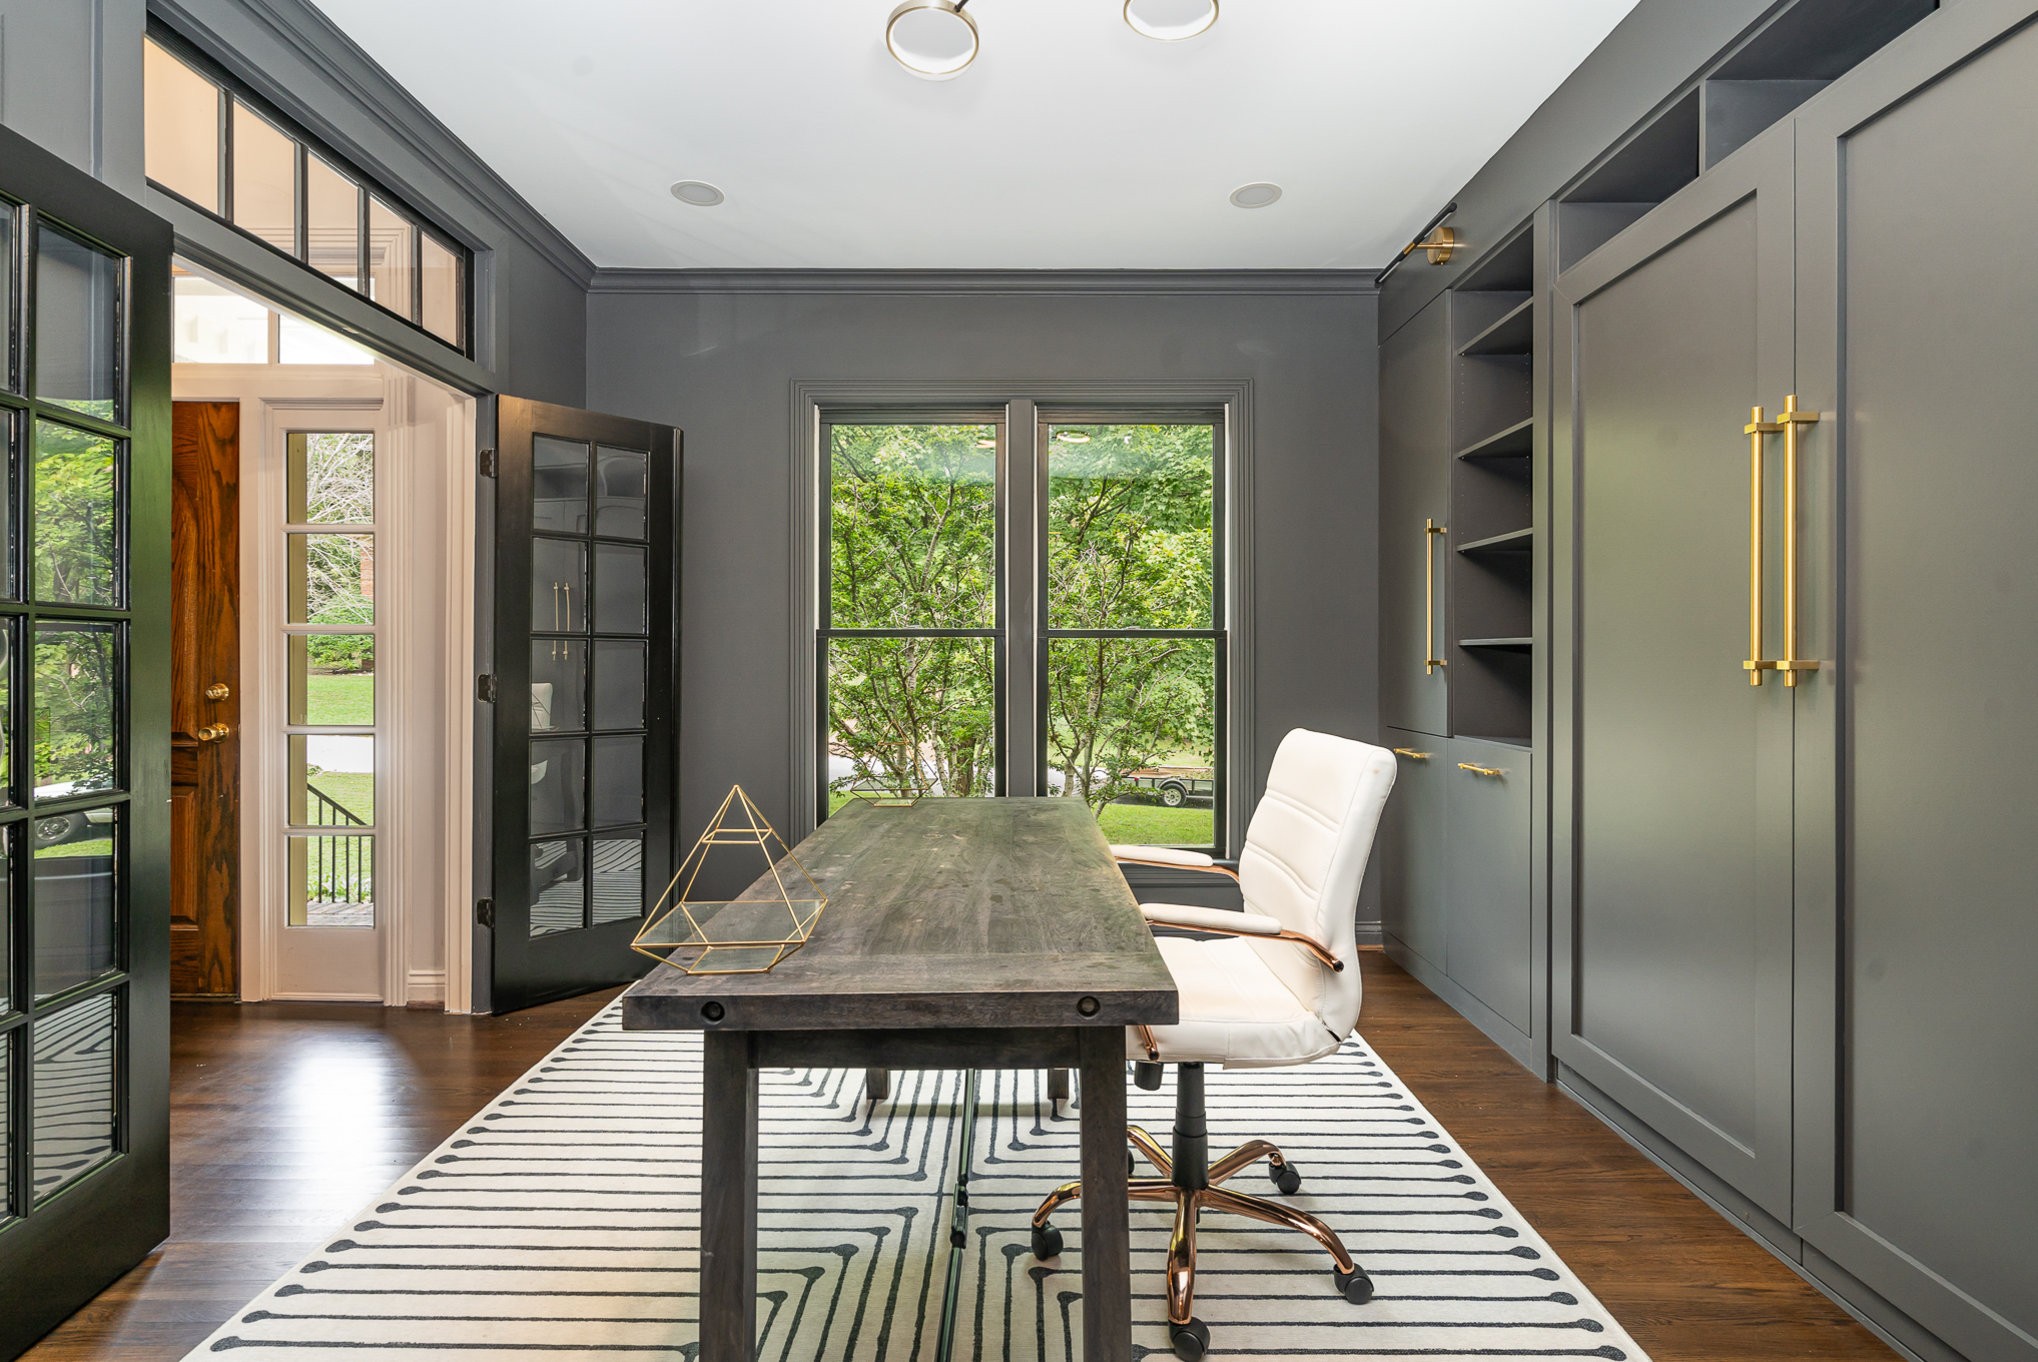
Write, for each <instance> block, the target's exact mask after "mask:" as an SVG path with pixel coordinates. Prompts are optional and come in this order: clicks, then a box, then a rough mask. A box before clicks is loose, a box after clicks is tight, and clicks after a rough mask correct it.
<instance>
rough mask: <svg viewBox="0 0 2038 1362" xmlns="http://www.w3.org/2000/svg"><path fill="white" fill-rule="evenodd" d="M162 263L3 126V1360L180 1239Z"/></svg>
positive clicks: (76, 176)
mask: <svg viewBox="0 0 2038 1362" xmlns="http://www.w3.org/2000/svg"><path fill="white" fill-rule="evenodd" d="M170 251H171V236H170V229H169V227H168V225H167V224H165V223H164V222H162V221H161V220H160V219H158V218H156V217H154V216H152V215H151V214H149V213H148V212H146V211H144V210H143V209H141V208H140V207H138V206H137V205H135V204H133V203H131V202H129V201H128V200H127V199H125V198H123V197H122V196H120V195H119V194H117V193H115V192H114V191H112V190H110V189H108V188H106V187H105V186H104V185H101V184H99V183H98V182H97V181H95V180H93V179H92V178H91V177H89V176H87V175H85V174H84V173H83V172H81V171H79V170H77V169H75V168H73V167H72V166H70V165H68V164H66V163H65V162H63V161H61V160H59V159H58V158H56V157H55V156H52V155H50V154H49V153H47V152H45V151H43V150H41V149H40V148H38V147H36V146H35V145H34V144H32V143H30V142H27V141H25V140H24V139H22V138H21V137H19V136H17V135H15V134H14V133H11V132H8V131H7V130H5V129H0V347H4V352H5V353H4V356H0V449H4V462H5V477H4V479H0V1357H12V1356H15V1355H16V1354H18V1353H20V1352H21V1351H22V1350H24V1349H26V1348H27V1347H28V1346H29V1344H31V1343H33V1342H34V1341H35V1340H36V1339H37V1338H39V1337H40V1336H42V1335H43V1334H45V1333H47V1332H48V1331H49V1330H50V1329H51V1328H53V1327H55V1326H56V1325H57V1324H58V1323H60V1322H61V1321H62V1320H63V1319H64V1317H65V1316H67V1315H69V1314H70V1313H71V1312H72V1311H74V1310H76V1309H77V1308H78V1307H79V1306H81V1305H83V1304H85V1302H87V1301H88V1300H90V1299H91V1298H92V1297H93V1296H94V1295H96V1294H97V1293H98V1292H100V1291H101V1290H103V1289H104V1288H105V1287H106V1286H108V1285H109V1284H111V1283H112V1282H113V1281H114V1279H115V1278H117V1277H119V1276H120V1275H121V1274H122V1273H124V1272H126V1271H127V1270H128V1269H129V1268H131V1267H133V1266H134V1265H135V1264H136V1263H138V1262H139V1261H141V1259H142V1258H143V1257H144V1256H146V1255H147V1254H148V1252H149V1251H150V1250H151V1249H153V1248H154V1247H155V1246H156V1245H157V1244H158V1243H160V1242H162V1240H163V1239H164V1237H165V1236H166V1235H167V1234H168V1233H169V1218H170V1217H169V1049H170V1046H169V1030H170V1010H169V978H170V961H169V912H170V902H169V861H170V851H169V794H170V633H169V611H170V590H169V586H170V580H169V579H170Z"/></svg>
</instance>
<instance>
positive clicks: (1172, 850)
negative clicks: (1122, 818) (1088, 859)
mask: <svg viewBox="0 0 2038 1362" xmlns="http://www.w3.org/2000/svg"><path fill="white" fill-rule="evenodd" d="M1111 854H1112V855H1113V856H1115V857H1116V858H1118V859H1119V860H1121V861H1139V862H1141V863H1143V864H1145V865H1178V866H1182V867H1183V868H1185V869H1188V870H1209V869H1210V868H1211V867H1213V866H1215V865H1216V864H1217V862H1216V860H1215V859H1214V858H1213V857H1212V856H1211V855H1210V854H1209V853H1208V852H1203V851H1184V850H1182V849H1181V848H1180V847H1140V846H1119V845H1118V844H1117V843H1115V842H1114V843H1113V844H1112V846H1111Z"/></svg>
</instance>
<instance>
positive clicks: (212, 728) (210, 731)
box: [197, 724, 233, 742]
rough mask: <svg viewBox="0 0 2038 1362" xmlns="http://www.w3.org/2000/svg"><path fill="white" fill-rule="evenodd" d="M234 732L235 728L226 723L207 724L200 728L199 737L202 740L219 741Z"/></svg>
mask: <svg viewBox="0 0 2038 1362" xmlns="http://www.w3.org/2000/svg"><path fill="white" fill-rule="evenodd" d="M232 732H233V730H232V729H231V728H229V727H227V726H226V725H225V724H207V725H206V726H205V727H203V728H201V729H199V730H198V734H197V737H198V741H200V742H218V741H219V740H220V739H221V738H224V737H227V736H228V735H230V734H231V733H232Z"/></svg>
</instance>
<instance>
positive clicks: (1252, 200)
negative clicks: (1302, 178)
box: [1231, 180, 1281, 208]
mask: <svg viewBox="0 0 2038 1362" xmlns="http://www.w3.org/2000/svg"><path fill="white" fill-rule="evenodd" d="M1280 197H1281V186H1279V185H1277V184H1270V183H1269V182H1267V181H1266V180H1255V181H1253V182H1252V183H1251V184H1242V185H1240V186H1239V187H1238V188H1236V189H1234V190H1232V191H1231V201H1232V203H1233V204H1234V205H1236V206H1237V207H1240V208H1265V207H1266V206H1267V205H1268V204H1270V203H1272V202H1274V201H1275V200H1276V199H1278V198H1280Z"/></svg>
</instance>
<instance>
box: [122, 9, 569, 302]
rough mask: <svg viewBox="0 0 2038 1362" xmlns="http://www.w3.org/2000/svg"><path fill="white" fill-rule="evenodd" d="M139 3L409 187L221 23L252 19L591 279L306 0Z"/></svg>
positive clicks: (540, 246) (557, 235)
mask: <svg viewBox="0 0 2038 1362" xmlns="http://www.w3.org/2000/svg"><path fill="white" fill-rule="evenodd" d="M148 9H149V13H150V14H151V15H152V16H155V17H158V18H160V19H162V20H163V21H164V22H165V23H167V24H168V25H169V26H170V27H171V28H172V29H174V30H175V31H176V32H178V33H179V34H181V35H182V36H184V37H185V38H186V39H188V40H190V41H191V42H194V43H196V44H198V45H199V47H200V48H201V49H202V50H203V51H204V52H205V53H206V54H207V55H208V56H210V57H211V58H212V59H213V60H215V61H217V62H219V63H220V64H221V65H223V66H225V67H226V68H227V69H228V70H229V71H231V72H232V73H233V74H234V76H235V77H237V78H238V79H240V80H242V81H244V82H246V83H247V84H248V85H249V86H250V87H251V88H253V89H254V90H255V91H256V92H257V93H259V94H261V95H262V96H263V97H264V98H266V99H268V100H270V101H271V102H273V103H275V104H276V105H277V107H279V108H280V109H282V110H283V111H284V112H285V113H288V114H289V115H290V116H291V117H292V118H294V119H296V120H297V121H298V122H300V123H302V124H304V126H305V128H306V129H307V130H308V131H310V132H313V133H315V134H316V135H318V136H319V137H321V138H325V139H327V140H330V141H331V142H332V143H333V145H334V146H335V147H336V148H337V149H339V150H342V151H344V152H346V153H347V155H348V156H349V157H351V158H352V159H355V160H357V161H359V162H361V168H362V169H363V170H366V171H371V172H377V173H380V174H382V175H384V176H386V177H387V178H389V179H391V180H392V183H391V184H390V188H391V189H397V188H404V187H408V188H410V189H412V190H415V188H416V186H415V185H414V184H412V185H408V186H406V182H405V181H406V177H403V176H399V175H392V174H390V173H389V172H390V171H391V170H392V169H393V168H392V167H390V166H389V165H388V164H387V158H386V157H383V156H381V155H378V154H376V152H375V149H374V148H372V147H364V146H362V145H360V143H359V140H358V139H356V138H353V137H349V136H348V135H347V134H346V133H344V132H343V131H341V130H340V129H339V128H338V127H337V126H335V125H334V123H333V122H332V120H331V119H330V118H327V117H325V116H323V115H322V114H321V113H320V111H319V110H318V109H317V108H316V107H315V106H314V105H313V104H311V103H310V102H308V101H307V100H306V99H305V98H304V97H303V95H302V94H301V93H300V92H299V91H297V90H295V89H292V88H291V87H290V86H289V85H288V84H286V83H285V82H282V81H280V80H278V79H277V78H276V77H275V76H273V75H270V74H268V73H267V72H265V71H264V70H263V69H262V67H261V65H260V64H259V63H257V62H255V61H253V60H251V58H250V57H249V56H248V55H247V54H245V53H243V51H242V50H241V46H240V44H238V43H237V42H235V41H234V39H233V37H232V36H231V35H230V34H229V33H227V32H226V31H224V30H225V27H226V25H227V24H229V23H233V22H236V21H239V22H244V23H252V24H254V25H256V26H258V27H259V28H260V29H261V30H263V31H264V32H265V33H266V34H267V35H268V36H269V37H271V38H273V39H274V40H275V41H277V42H279V43H281V44H283V45H284V46H285V47H286V48H288V49H289V50H290V52H291V53H292V54H293V55H295V56H297V57H298V58H300V59H301V60H303V61H304V62H305V64H306V65H308V66H310V67H311V68H312V69H313V70H315V71H317V72H318V74H319V75H321V76H322V77H324V78H325V79H326V80H327V81H329V82H330V83H331V84H332V86H333V87H334V89H335V90H337V91H338V92H339V93H340V94H341V95H342V96H344V97H345V98H346V99H348V100H350V101H351V102H352V103H353V104H354V105H355V106H356V107H357V108H358V109H359V110H360V111H361V112H363V113H365V114H367V115H368V116H369V117H371V118H373V119H374V121H375V123H376V124H377V126H378V127H379V128H380V129H381V130H382V131H383V132H384V133H386V134H387V135H388V136H389V137H390V138H391V139H392V140H394V141H396V142H397V143H399V144H400V145H401V146H402V147H403V148H404V149H405V150H406V151H408V152H410V153H411V154H412V155H414V156H416V157H417V158H418V159H419V160H420V161H421V162H423V163H424V165H425V166H426V168H428V169H429V170H430V171H431V172H432V173H433V174H435V175H437V176H439V177H441V178H442V179H443V180H445V181H446V182H447V183H448V184H449V185H450V186H451V187H452V188H453V189H455V190H456V191H458V192H459V193H461V194H464V195H465V196H466V197H467V198H468V199H470V200H471V201H472V202H473V203H474V204H475V205H476V206H478V207H479V208H481V209H482V210H483V211H484V212H486V213H488V214H489V215H490V216H492V217H493V218H494V219H495V220H496V221H497V222H499V223H500V224H501V225H502V226H503V227H504V228H505V229H507V230H508V231H509V232H510V233H511V234H512V235H514V236H515V237H516V238H517V239H518V240H520V241H522V242H523V243H524V244H525V245H527V246H529V247H530V248H531V249H532V250H534V251H536V252H537V253H538V254H539V255H541V256H543V257H544V258H545V260H546V261H547V262H549V263H550V264H551V265H552V266H553V267H554V268H555V269H557V270H558V271H559V272H560V273H561V274H564V275H565V276H566V277H567V278H569V279H571V280H573V281H574V283H575V284H577V285H578V286H579V287H581V288H583V289H585V288H586V287H588V285H589V284H590V283H591V282H592V281H593V280H594V278H595V275H596V273H597V271H596V268H595V264H594V262H593V261H592V260H590V259H589V258H588V257H587V255H586V253H585V252H583V251H582V250H581V249H580V248H579V247H577V246H575V245H574V244H573V243H572V242H571V241H570V240H568V239H567V237H566V235H565V234H564V233H562V232H561V231H560V230H559V229H558V228H557V227H555V226H553V225H552V224H551V222H550V221H548V220H547V219H546V218H545V216H544V215H543V214H541V213H540V212H539V211H538V210H537V209H536V208H535V207H533V206H532V205H531V203H530V201H529V200H528V199H526V198H524V196H523V195H521V194H519V193H518V192H517V191H516V190H515V189H514V188H513V187H512V186H511V185H510V183H509V181H507V180H505V179H503V177H502V176H501V175H499V174H497V173H496V172H495V170H494V169H493V168H491V167H490V166H489V164H488V163H487V162H486V161H483V160H482V159H481V158H480V157H479V156H477V155H476V154H475V153H474V151H473V149H472V148H470V147H469V146H468V145H467V144H466V143H465V142H463V141H461V140H460V138H459V137H458V136H456V135H455V134H454V132H453V131H452V129H450V128H448V127H447V126H446V125H445V124H444V123H441V122H440V121H439V120H438V118H437V117H436V116H434V115H433V114H432V112H431V111H430V110H429V109H427V108H426V107H425V106H424V105H423V104H421V103H420V102H419V101H418V99H417V97H416V96H415V95H413V94H411V93H410V91H408V90H406V89H404V87H403V86H402V85H400V84H398V83H397V81H396V80H395V79H394V78H393V77H392V76H391V75H390V74H389V73H388V72H387V71H385V70H383V69H382V67H381V66H379V65H378V64H376V62H375V60H374V58H372V57H370V56H369V55H368V54H367V53H366V52H364V51H363V50H362V49H361V47H360V45H359V44H357V43H355V42H354V40H353V39H352V38H349V37H348V36H347V35H346V33H345V32H343V31H342V30H341V29H340V28H339V26H338V25H336V24H334V23H333V22H332V20H330V19H328V18H327V17H326V16H325V15H324V14H322V13H320V12H319V11H318V10H317V9H315V8H313V7H312V5H311V4H309V3H307V2H306V0H148ZM198 11H203V13H202V14H201V13H199V12H198ZM420 197H421V198H422V199H423V200H424V202H423V203H420V204H419V207H420V209H424V208H426V207H428V206H431V205H432V203H433V196H431V195H429V194H423V195H420ZM447 225H448V226H458V223H457V222H456V223H449V224H447Z"/></svg>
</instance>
